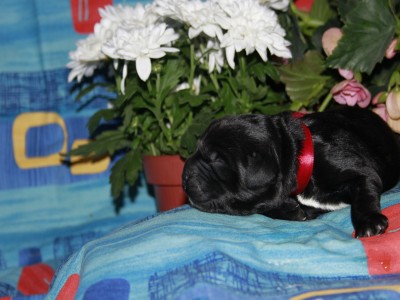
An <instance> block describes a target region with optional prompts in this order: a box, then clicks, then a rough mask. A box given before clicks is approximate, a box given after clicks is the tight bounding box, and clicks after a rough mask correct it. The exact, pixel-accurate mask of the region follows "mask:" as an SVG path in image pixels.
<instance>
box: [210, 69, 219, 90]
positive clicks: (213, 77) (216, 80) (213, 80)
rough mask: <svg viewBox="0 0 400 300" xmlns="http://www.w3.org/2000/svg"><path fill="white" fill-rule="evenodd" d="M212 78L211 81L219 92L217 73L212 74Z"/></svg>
mask: <svg viewBox="0 0 400 300" xmlns="http://www.w3.org/2000/svg"><path fill="white" fill-rule="evenodd" d="M210 78H211V81H212V83H213V85H214V87H215V89H216V90H217V91H218V90H219V84H218V79H217V76H216V74H215V71H213V72H212V73H210Z"/></svg>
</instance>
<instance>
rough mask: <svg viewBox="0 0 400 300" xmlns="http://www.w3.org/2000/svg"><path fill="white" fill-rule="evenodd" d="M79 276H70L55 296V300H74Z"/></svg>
mask: <svg viewBox="0 0 400 300" xmlns="http://www.w3.org/2000/svg"><path fill="white" fill-rule="evenodd" d="M79 281H80V276H79V275H78V274H72V275H71V276H69V277H68V279H67V281H66V282H65V284H64V286H63V287H62V288H61V290H60V292H59V293H58V295H57V298H56V300H74V298H75V295H76V292H77V291H78V287H79Z"/></svg>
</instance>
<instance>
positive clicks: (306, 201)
mask: <svg viewBox="0 0 400 300" xmlns="http://www.w3.org/2000/svg"><path fill="white" fill-rule="evenodd" d="M297 201H299V202H300V203H301V204H303V205H305V206H311V207H314V208H319V209H323V210H338V209H341V208H345V207H347V206H349V205H348V204H346V203H338V204H328V203H320V202H318V201H317V200H315V199H314V198H312V197H311V198H304V197H303V196H301V195H297Z"/></svg>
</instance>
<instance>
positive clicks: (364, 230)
mask: <svg viewBox="0 0 400 300" xmlns="http://www.w3.org/2000/svg"><path fill="white" fill-rule="evenodd" d="M353 222H354V229H355V236H356V238H361V237H369V236H374V235H378V234H382V233H384V232H385V230H386V228H387V227H388V225H389V221H388V219H387V218H386V217H385V216H384V215H382V214H380V213H369V214H365V215H362V216H359V217H358V218H357V220H353Z"/></svg>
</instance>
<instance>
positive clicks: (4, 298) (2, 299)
mask: <svg viewBox="0 0 400 300" xmlns="http://www.w3.org/2000/svg"><path fill="white" fill-rule="evenodd" d="M0 300H12V298H11V297H10V296H7V297H0Z"/></svg>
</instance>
